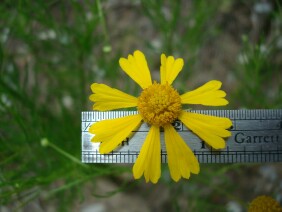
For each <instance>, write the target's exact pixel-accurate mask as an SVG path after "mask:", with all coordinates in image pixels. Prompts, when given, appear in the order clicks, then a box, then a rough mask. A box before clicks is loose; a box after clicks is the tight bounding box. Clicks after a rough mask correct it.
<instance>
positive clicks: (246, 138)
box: [235, 132, 279, 144]
mask: <svg viewBox="0 0 282 212" xmlns="http://www.w3.org/2000/svg"><path fill="white" fill-rule="evenodd" d="M235 142H236V143H238V144H242V143H253V144H256V143H279V135H246V134H245V133H242V132H239V133H236V135H235Z"/></svg>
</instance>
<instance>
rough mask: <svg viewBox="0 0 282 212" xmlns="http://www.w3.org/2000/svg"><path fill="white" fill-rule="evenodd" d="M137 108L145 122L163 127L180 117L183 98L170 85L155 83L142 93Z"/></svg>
mask: <svg viewBox="0 0 282 212" xmlns="http://www.w3.org/2000/svg"><path fill="white" fill-rule="evenodd" d="M137 108H138V111H139V113H140V115H141V116H142V117H143V120H144V121H145V122H147V123H149V124H151V125H155V126H161V127H162V126H165V125H167V124H170V123H172V122H173V121H175V120H176V119H177V117H178V116H179V114H180V112H181V98H180V95H179V93H178V92H177V91H176V90H175V89H174V88H173V87H172V86H170V85H169V84H159V83H156V82H154V84H152V85H151V86H149V87H148V88H146V89H144V90H143V91H142V93H141V95H140V96H139V98H138V103H137Z"/></svg>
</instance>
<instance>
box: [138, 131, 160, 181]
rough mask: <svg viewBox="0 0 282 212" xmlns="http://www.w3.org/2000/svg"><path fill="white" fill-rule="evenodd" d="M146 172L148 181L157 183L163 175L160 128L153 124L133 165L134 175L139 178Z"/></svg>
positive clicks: (145, 175)
mask: <svg viewBox="0 0 282 212" xmlns="http://www.w3.org/2000/svg"><path fill="white" fill-rule="evenodd" d="M143 174H144V177H145V180H146V182H148V181H151V182H152V183H157V182H158V180H159V178H160V176H161V142H160V129H159V127H157V126H152V127H151V128H150V131H149V133H148V135H147V137H146V139H145V142H144V144H143V146H142V148H141V150H140V154H139V156H138V158H137V159H136V162H135V164H134V166H133V176H134V178H135V179H139V178H140V177H142V175H143Z"/></svg>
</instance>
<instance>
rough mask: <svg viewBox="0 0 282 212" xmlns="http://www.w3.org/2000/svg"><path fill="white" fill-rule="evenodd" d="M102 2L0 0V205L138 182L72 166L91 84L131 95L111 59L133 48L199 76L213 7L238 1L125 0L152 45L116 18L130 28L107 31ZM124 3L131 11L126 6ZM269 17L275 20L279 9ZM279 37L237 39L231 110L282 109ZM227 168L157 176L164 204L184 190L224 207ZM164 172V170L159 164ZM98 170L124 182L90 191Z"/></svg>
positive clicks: (220, 9) (71, 197) (218, 9)
mask: <svg viewBox="0 0 282 212" xmlns="http://www.w3.org/2000/svg"><path fill="white" fill-rule="evenodd" d="M109 2H110V1H105V2H104V1H99V0H97V1H90V0H87V1H75V0H72V1H58V0H53V1H44V0H37V1H28V0H19V1H16V0H15V1H8V0H6V1H5V0H4V1H2V2H1V4H0V117H1V118H0V205H8V206H9V207H11V208H13V209H14V210H17V209H20V208H22V207H24V206H25V205H26V204H28V203H29V202H30V201H34V200H36V199H42V200H43V201H45V202H54V204H55V205H57V207H58V209H59V210H61V211H64V210H67V209H68V208H69V207H71V206H72V205H73V204H75V202H82V201H83V199H84V198H86V197H85V196H84V194H83V188H84V186H85V184H86V183H88V184H90V186H92V187H91V188H92V190H93V195H94V196H109V195H113V194H115V193H116V192H120V191H123V190H125V189H129V190H130V189H132V187H136V186H139V184H141V183H142V182H141V181H138V182H133V181H132V179H122V178H120V176H121V175H122V174H123V173H131V168H130V167H128V166H126V167H121V166H116V165H97V164H96V165H85V164H81V163H80V157H81V156H80V153H81V143H80V139H81V135H80V114H81V111H84V110H90V109H91V103H90V102H89V100H88V96H89V95H90V88H89V87H90V85H91V83H93V82H95V81H97V82H102V81H103V82H108V83H110V85H111V86H113V87H114V86H116V87H119V88H121V87H122V86H123V89H124V90H125V91H131V92H132V91H133V92H134V93H137V92H138V88H137V86H136V85H133V83H132V82H131V81H129V80H128V78H125V77H124V75H123V74H122V73H121V72H120V71H119V70H120V69H119V66H118V59H119V58H120V57H125V56H126V55H128V54H129V53H132V52H133V51H134V50H135V48H142V50H143V52H144V53H145V54H146V55H149V56H150V55H160V54H161V53H162V52H165V53H167V54H173V55H175V56H177V57H182V56H181V55H183V57H184V58H185V61H186V60H188V61H189V63H188V65H187V66H186V70H188V71H187V72H185V73H183V75H182V76H183V77H184V78H185V79H186V78H187V76H188V75H189V77H190V76H192V75H193V76H194V75H201V72H200V71H196V70H195V67H196V66H194V65H195V64H197V63H201V61H199V55H200V50H201V49H203V48H204V47H205V45H206V44H207V43H209V42H210V41H211V40H213V39H216V37H217V36H218V35H219V34H221V33H224V29H223V28H222V25H220V24H218V22H217V21H216V18H217V15H218V13H224V11H225V10H226V7H227V10H228V8H229V10H230V8H232V5H233V4H238V3H235V1H231V0H230V1H224V0H216V1H213V3H210V4H209V5H208V6H207V3H206V1H204V0H198V1H191V2H190V3H189V4H188V7H191V8H192V9H190V10H189V11H190V12H189V13H188V12H186V11H184V12H183V8H182V6H183V5H185V4H184V2H183V1H180V0H177V1H173V0H171V1H162V0H158V1H149V0H141V1H140V2H139V1H136V2H137V3H132V5H135V6H136V5H137V6H136V7H138V10H137V11H139V13H138V14H139V15H140V17H142V18H144V19H145V20H146V21H147V22H149V24H150V26H151V27H152V28H153V29H154V33H155V36H156V37H157V38H158V41H159V42H160V45H159V46H156V45H155V44H154V42H153V40H150V39H149V38H148V37H147V36H144V37H142V36H136V34H138V33H140V31H138V26H132V25H126V24H127V23H126V22H125V23H122V24H125V28H128V29H129V30H128V31H125V32H122V33H121V35H115V34H114V31H115V30H120V31H122V29H119V28H118V26H115V27H113V25H110V23H107V20H108V19H110V16H111V12H113V11H110V10H109V9H108V8H109V6H108V7H106V5H108V4H110V3H109ZM239 2H241V1H239ZM125 4H126V3H125ZM241 4H245V3H242V2H241ZM128 5H129V6H128V10H131V9H132V8H131V7H133V6H132V5H131V4H130V3H128ZM122 6H123V5H120V7H122ZM115 7H119V6H118V5H116V6H115ZM126 8H127V7H126ZM125 12H126V11H125ZM118 16H122V14H118ZM271 19H272V20H275V21H278V22H279V21H280V22H279V23H280V24H281V21H282V20H281V10H280V8H279V9H278V10H276V11H275V13H274V14H273V16H271ZM115 21H116V22H119V20H115ZM109 26H111V27H112V28H111V27H109ZM123 33H124V34H123ZM119 36H120V37H127V36H133V37H134V38H135V39H136V43H134V42H133V44H128V43H122V42H123V41H120V40H119V38H120V37H119ZM238 36H239V37H240V36H241V35H238ZM137 37H138V38H137ZM140 37H142V39H140ZM279 38H280V39H281V36H280V37H274V38H273V39H271V38H270V41H269V39H268V40H267V39H266V38H265V39H261V41H260V42H259V43H252V42H251V41H250V40H249V38H248V37H246V36H245V37H244V39H243V41H242V46H241V48H240V52H241V54H242V55H243V58H244V60H243V62H242V61H241V62H237V61H236V60H234V63H233V64H227V67H229V68H230V70H232V74H231V75H232V76H235V81H236V86H235V87H234V88H229V90H231V91H232V93H231V97H232V99H231V100H230V102H231V105H230V107H233V108H234V107H235V108H240V107H249V108H254V107H255V108H281V106H282V86H281V84H279V83H281V61H280V60H279V59H278V58H279V57H277V54H278V51H279V49H278V48H277V46H276V43H275V42H276V41H277V40H278V39H279ZM125 40H126V39H125ZM120 42H121V43H120ZM116 43H118V45H117V44H116ZM226 45H228V43H227V44H226ZM128 49H130V52H128ZM280 51H281V49H280ZM155 59H156V60H155ZM148 61H149V65H150V67H153V68H154V67H156V69H158V66H159V58H157V57H156V56H153V57H149V58H148ZM187 73H188V74H187ZM228 75H229V73H228ZM273 79H275V80H276V81H275V83H272V80H273ZM180 81H181V80H180ZM188 81H189V79H188ZM121 82H122V84H121ZM182 83H185V82H184V81H183V82H182ZM181 86H182V87H183V85H181V84H180V87H181ZM267 86H270V87H267ZM225 87H228V85H226V86H225ZM132 88H133V89H132ZM268 94H269V95H268ZM42 141H43V143H42ZM44 142H45V143H44ZM228 167H229V168H226V166H223V165H221V166H207V165H205V166H203V168H202V173H201V174H200V175H199V176H194V177H192V178H193V179H191V181H189V184H188V185H187V183H186V181H182V182H180V183H178V184H174V183H172V182H171V180H169V179H167V178H166V177H163V178H162V180H161V182H160V183H162V184H163V185H164V186H166V187H168V188H169V189H170V190H171V192H172V193H171V205H172V206H170V207H171V209H173V210H176V211H177V210H180V208H179V202H178V198H179V197H180V196H183V195H184V196H185V195H186V196H187V201H188V196H189V197H190V198H189V202H190V203H191V206H190V207H191V209H195V210H198V211H207V210H217V211H222V210H224V203H223V202H222V205H217V204H214V203H213V202H214V201H217V200H215V199H214V197H215V196H218V197H219V196H221V195H222V196H224V198H225V199H228V198H230V199H232V198H234V197H231V196H229V195H228V192H226V189H225V188H228V189H230V191H232V190H234V189H235V187H234V185H232V182H230V180H229V179H228V178H227V177H225V174H226V173H227V172H228V171H230V170H231V171H235V172H237V171H238V165H233V166H228ZM163 172H164V176H166V174H167V167H164V171H163ZM99 177H106V178H108V179H111V180H113V181H118V182H120V181H122V182H121V183H120V188H119V189H117V190H116V191H111V192H109V193H106V194H99V193H96V191H95V188H96V187H95V183H96V180H97V179H99ZM216 177H219V178H222V181H221V182H220V183H219V184H217V185H216V186H214V185H213V184H210V181H209V178H216ZM202 187H209V188H210V189H211V190H212V191H213V193H212V194H211V193H203V192H201V190H200V188H202ZM190 188H194V189H195V190H196V191H195V190H191V189H190ZM221 188H222V189H221ZM151 189H154V187H153V186H152V187H151ZM203 196H204V197H205V198H202V197H203ZM238 201H242V202H244V201H243V200H240V199H239V200H238Z"/></svg>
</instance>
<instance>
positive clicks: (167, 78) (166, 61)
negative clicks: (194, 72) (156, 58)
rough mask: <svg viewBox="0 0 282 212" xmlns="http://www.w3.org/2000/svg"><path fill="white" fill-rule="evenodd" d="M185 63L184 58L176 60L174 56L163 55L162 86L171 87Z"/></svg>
mask: <svg viewBox="0 0 282 212" xmlns="http://www.w3.org/2000/svg"><path fill="white" fill-rule="evenodd" d="M183 65H184V61H183V59H182V58H178V59H176V60H175V59H174V57H173V56H169V57H166V56H165V54H162V55H161V84H166V83H168V84H169V85H171V84H172V83H173V81H174V80H175V78H176V77H177V75H178V74H179V72H180V71H181V70H182V68H183Z"/></svg>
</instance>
